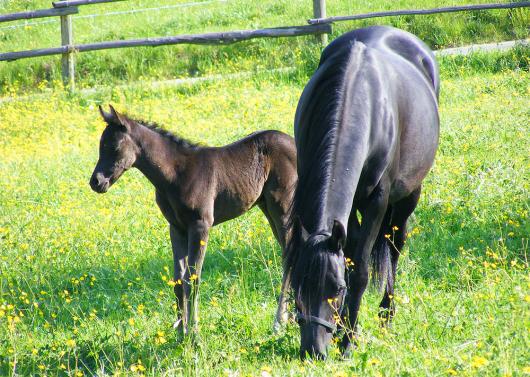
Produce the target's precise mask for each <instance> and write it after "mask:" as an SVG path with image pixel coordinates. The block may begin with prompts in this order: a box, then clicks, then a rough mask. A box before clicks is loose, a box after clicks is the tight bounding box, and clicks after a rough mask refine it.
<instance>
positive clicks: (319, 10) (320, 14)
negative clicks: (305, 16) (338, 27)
mask: <svg viewBox="0 0 530 377" xmlns="http://www.w3.org/2000/svg"><path fill="white" fill-rule="evenodd" d="M313 17H315V18H325V17H326V0H313ZM317 38H318V39H320V42H321V43H322V45H323V46H326V45H327V44H328V35H327V34H326V33H322V34H320V35H317Z"/></svg>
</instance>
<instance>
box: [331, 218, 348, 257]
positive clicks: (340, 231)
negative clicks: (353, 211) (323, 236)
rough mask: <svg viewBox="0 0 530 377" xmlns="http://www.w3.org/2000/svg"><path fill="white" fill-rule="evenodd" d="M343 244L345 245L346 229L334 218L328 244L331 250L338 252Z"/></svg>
mask: <svg viewBox="0 0 530 377" xmlns="http://www.w3.org/2000/svg"><path fill="white" fill-rule="evenodd" d="M344 245H346V230H345V229H344V225H342V223H341V222H340V221H338V220H334V221H333V229H332V230H331V237H330V238H329V246H330V248H331V250H333V251H334V252H336V253H338V252H339V251H340V250H341V249H342V248H343V247H344Z"/></svg>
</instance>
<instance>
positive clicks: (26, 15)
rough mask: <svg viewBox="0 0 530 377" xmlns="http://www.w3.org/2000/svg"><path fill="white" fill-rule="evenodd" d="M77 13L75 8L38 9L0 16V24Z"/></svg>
mask: <svg viewBox="0 0 530 377" xmlns="http://www.w3.org/2000/svg"><path fill="white" fill-rule="evenodd" d="M75 13H79V11H78V9H77V8H75V7H70V8H62V9H53V8H51V9H39V10H32V11H28V12H18V13H10V14H2V15H0V22H8V21H16V20H28V19H32V18H44V17H56V16H66V15H69V14H75Z"/></svg>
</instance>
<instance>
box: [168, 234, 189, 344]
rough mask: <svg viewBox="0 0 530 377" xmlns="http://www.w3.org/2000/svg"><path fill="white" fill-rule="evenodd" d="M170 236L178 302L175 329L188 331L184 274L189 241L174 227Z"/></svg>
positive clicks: (187, 297)
mask: <svg viewBox="0 0 530 377" xmlns="http://www.w3.org/2000/svg"><path fill="white" fill-rule="evenodd" d="M169 235H170V236H171V246H172V249H173V281H174V282H175V286H174V287H173V291H174V292H175V298H176V300H177V320H176V321H175V323H174V325H173V327H174V328H176V329H178V330H180V331H182V333H183V334H185V333H186V331H187V325H188V317H189V315H188V300H189V296H188V293H187V292H186V291H185V289H184V274H185V273H186V269H187V263H186V257H187V255H188V239H187V236H186V235H183V234H181V232H179V231H178V230H177V229H176V228H175V227H174V226H172V225H170V226H169Z"/></svg>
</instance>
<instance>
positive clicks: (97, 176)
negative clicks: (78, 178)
mask: <svg viewBox="0 0 530 377" xmlns="http://www.w3.org/2000/svg"><path fill="white" fill-rule="evenodd" d="M90 187H91V188H92V190H94V191H95V192H97V193H99V194H103V193H106V192H107V191H108V189H109V187H110V178H106V177H105V176H104V175H103V173H96V172H94V174H92V177H91V178H90Z"/></svg>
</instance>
